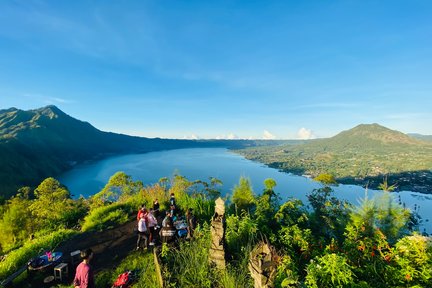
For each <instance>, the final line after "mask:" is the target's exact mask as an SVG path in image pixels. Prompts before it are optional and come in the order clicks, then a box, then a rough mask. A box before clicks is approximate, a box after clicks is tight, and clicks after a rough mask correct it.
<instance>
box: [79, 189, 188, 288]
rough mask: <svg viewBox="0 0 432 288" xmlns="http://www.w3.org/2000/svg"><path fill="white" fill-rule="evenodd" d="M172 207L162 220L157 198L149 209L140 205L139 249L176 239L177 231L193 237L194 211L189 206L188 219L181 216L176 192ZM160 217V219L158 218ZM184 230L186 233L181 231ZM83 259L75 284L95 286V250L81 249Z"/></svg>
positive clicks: (172, 197)
mask: <svg viewBox="0 0 432 288" xmlns="http://www.w3.org/2000/svg"><path fill="white" fill-rule="evenodd" d="M169 202H170V209H169V210H168V211H166V213H165V218H163V220H162V221H161V222H160V221H159V220H161V218H162V217H160V216H161V215H160V212H159V208H160V206H159V202H158V199H155V201H154V202H153V207H152V208H150V209H147V208H146V207H145V206H144V205H142V206H141V207H140V209H139V210H138V213H137V221H138V231H137V232H138V240H137V248H136V249H137V250H139V249H141V246H143V247H142V248H143V249H147V246H148V245H150V246H152V245H155V244H156V241H157V240H158V239H159V236H160V239H161V241H162V242H169V241H172V240H173V239H175V236H176V233H178V234H177V235H178V236H179V237H182V236H186V238H192V237H193V233H194V230H195V226H196V219H195V216H194V215H193V211H192V209H191V208H189V209H188V210H187V211H186V219H184V218H183V217H181V216H180V215H179V213H178V211H177V208H176V199H175V197H174V194H173V193H171V196H170V201H169ZM158 219H159V220H158ZM181 231H183V233H184V232H185V233H184V234H182V233H180V232H181ZM81 258H82V259H83V261H82V262H81V263H80V264H79V265H78V267H77V269H76V273H75V278H74V281H73V285H74V287H75V288H94V287H95V282H94V274H93V270H92V268H91V266H90V262H91V260H92V259H93V251H92V250H91V249H87V250H84V251H81Z"/></svg>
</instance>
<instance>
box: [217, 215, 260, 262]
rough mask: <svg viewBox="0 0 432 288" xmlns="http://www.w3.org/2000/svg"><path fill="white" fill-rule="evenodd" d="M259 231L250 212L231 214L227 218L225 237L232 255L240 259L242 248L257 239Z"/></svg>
mask: <svg viewBox="0 0 432 288" xmlns="http://www.w3.org/2000/svg"><path fill="white" fill-rule="evenodd" d="M257 231H258V225H257V223H256V221H254V220H253V219H252V218H251V217H250V216H249V214H247V213H245V214H244V215H243V217H240V216H237V215H229V216H228V217H227V218H226V233H225V239H226V244H227V248H228V252H229V253H230V254H231V256H233V257H234V258H237V259H239V258H240V256H241V255H242V250H244V249H245V247H246V246H248V245H251V243H253V242H254V241H255V240H256V238H257Z"/></svg>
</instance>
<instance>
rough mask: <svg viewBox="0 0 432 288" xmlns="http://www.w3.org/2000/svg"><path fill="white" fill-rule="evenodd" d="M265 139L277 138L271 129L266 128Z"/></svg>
mask: <svg viewBox="0 0 432 288" xmlns="http://www.w3.org/2000/svg"><path fill="white" fill-rule="evenodd" d="M263 139H264V140H273V139H276V136H275V135H273V134H272V133H270V132H269V131H267V130H264V134H263Z"/></svg>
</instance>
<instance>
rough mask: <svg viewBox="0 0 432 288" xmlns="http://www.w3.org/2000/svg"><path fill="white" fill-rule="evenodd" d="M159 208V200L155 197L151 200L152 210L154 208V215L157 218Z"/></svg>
mask: <svg viewBox="0 0 432 288" xmlns="http://www.w3.org/2000/svg"><path fill="white" fill-rule="evenodd" d="M159 208H160V206H159V201H158V199H157V198H156V199H155V201H153V210H154V214H153V215H154V216H155V217H156V218H157V217H158V216H159Z"/></svg>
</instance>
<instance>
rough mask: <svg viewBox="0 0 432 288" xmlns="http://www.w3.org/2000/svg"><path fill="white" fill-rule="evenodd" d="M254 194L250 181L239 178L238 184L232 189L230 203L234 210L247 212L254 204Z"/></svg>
mask: <svg viewBox="0 0 432 288" xmlns="http://www.w3.org/2000/svg"><path fill="white" fill-rule="evenodd" d="M254 200H255V199H254V193H253V190H252V186H251V184H250V180H249V179H248V178H245V177H240V180H239V184H238V185H236V186H234V188H233V196H232V202H233V203H234V205H235V207H236V210H237V211H238V210H240V211H248V212H249V209H250V208H251V207H252V206H253V204H254Z"/></svg>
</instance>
